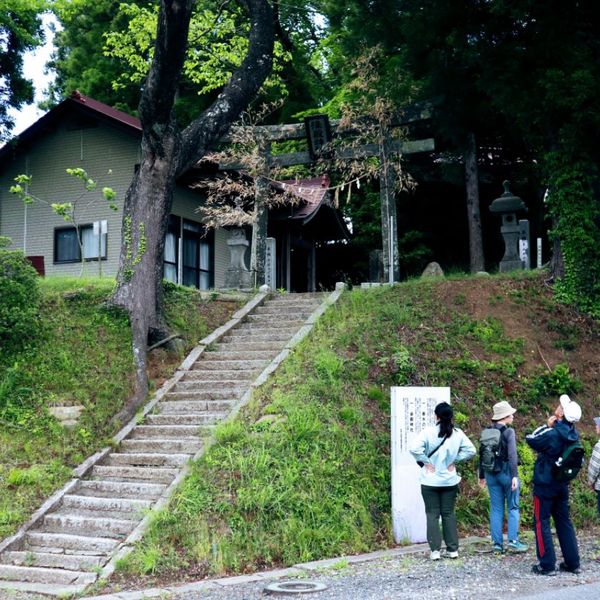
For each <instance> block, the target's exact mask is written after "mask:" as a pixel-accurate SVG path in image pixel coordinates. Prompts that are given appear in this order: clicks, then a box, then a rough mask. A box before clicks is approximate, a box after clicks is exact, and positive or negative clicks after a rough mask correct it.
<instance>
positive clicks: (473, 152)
mask: <svg viewBox="0 0 600 600" xmlns="http://www.w3.org/2000/svg"><path fill="white" fill-rule="evenodd" d="M465 187H466V191H467V219H468V222H469V264H470V267H471V273H477V272H478V271H484V270H485V258H484V255H483V238H482V235H481V212H480V210H479V170H478V167H477V142H476V140H475V134H474V133H469V134H468V136H467V147H466V149H465Z"/></svg>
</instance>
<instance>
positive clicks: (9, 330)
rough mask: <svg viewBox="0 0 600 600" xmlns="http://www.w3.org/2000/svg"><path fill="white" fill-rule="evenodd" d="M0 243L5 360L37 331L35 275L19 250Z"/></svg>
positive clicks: (0, 330) (0, 335) (0, 339)
mask: <svg viewBox="0 0 600 600" xmlns="http://www.w3.org/2000/svg"><path fill="white" fill-rule="evenodd" d="M5 245H6V238H4V239H0V347H2V349H3V352H2V354H3V355H4V356H6V355H9V354H11V353H14V352H18V351H19V350H21V349H22V347H23V345H24V343H25V341H26V340H28V339H30V338H31V337H32V336H33V334H34V333H35V331H36V328H37V312H38V304H39V290H38V281H37V273H36V271H35V269H34V268H33V267H32V266H31V265H30V264H29V262H28V260H27V259H26V258H25V255H24V254H23V253H22V252H21V251H20V250H6V249H5V248H4V247H3V246H5Z"/></svg>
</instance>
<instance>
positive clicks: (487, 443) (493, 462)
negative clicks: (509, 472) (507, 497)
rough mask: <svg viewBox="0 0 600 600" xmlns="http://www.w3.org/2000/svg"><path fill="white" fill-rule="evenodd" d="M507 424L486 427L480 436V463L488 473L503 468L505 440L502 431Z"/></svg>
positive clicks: (497, 471) (496, 471)
mask: <svg viewBox="0 0 600 600" xmlns="http://www.w3.org/2000/svg"><path fill="white" fill-rule="evenodd" d="M505 429H506V426H503V427H501V428H500V429H498V428H497V427H494V426H493V425H491V426H489V427H486V428H485V429H484V430H483V431H482V432H481V436H480V437H479V464H480V466H481V468H482V470H483V471H485V472H487V473H499V472H500V471H501V470H502V461H503V453H502V450H503V445H504V444H503V441H502V432H503V431H504V430H505Z"/></svg>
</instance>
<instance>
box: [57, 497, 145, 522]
mask: <svg viewBox="0 0 600 600" xmlns="http://www.w3.org/2000/svg"><path fill="white" fill-rule="evenodd" d="M151 507H152V501H151V500H140V499H137V498H102V497H94V496H79V495H77V494H67V495H66V496H65V497H64V498H63V501H62V504H61V510H62V511H66V510H70V511H72V512H77V511H80V510H92V511H105V512H119V513H128V512H129V513H131V514H132V518H135V519H137V518H138V517H139V515H141V514H143V512H144V511H146V510H149V509H150V508H151Z"/></svg>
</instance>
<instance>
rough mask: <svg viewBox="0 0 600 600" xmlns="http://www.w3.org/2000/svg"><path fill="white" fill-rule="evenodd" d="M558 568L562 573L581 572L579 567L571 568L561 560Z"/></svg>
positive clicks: (577, 573)
mask: <svg viewBox="0 0 600 600" xmlns="http://www.w3.org/2000/svg"><path fill="white" fill-rule="evenodd" d="M558 570H559V571H563V572H564V573H573V574H574V575H579V573H581V569H580V568H579V567H574V568H571V567H569V566H568V565H567V563H564V562H561V563H560V565H558Z"/></svg>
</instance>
